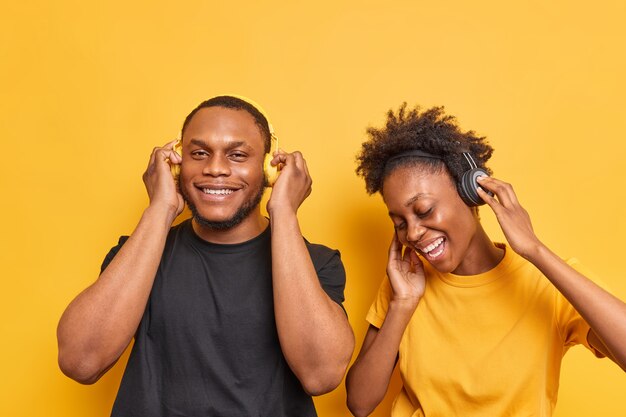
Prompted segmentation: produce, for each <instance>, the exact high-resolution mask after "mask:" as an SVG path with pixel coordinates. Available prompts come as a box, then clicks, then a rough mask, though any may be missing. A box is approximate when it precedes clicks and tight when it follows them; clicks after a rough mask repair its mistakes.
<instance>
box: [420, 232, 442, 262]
mask: <svg viewBox="0 0 626 417" xmlns="http://www.w3.org/2000/svg"><path fill="white" fill-rule="evenodd" d="M444 241H445V239H444V238H443V237H440V238H438V239H437V240H435V241H434V242H433V243H431V244H430V245H428V246H426V247H425V248H423V249H420V252H422V254H424V256H426V258H427V259H430V260H434V259H437V258H438V257H439V256H441V254H442V253H443V251H444V249H445V245H444Z"/></svg>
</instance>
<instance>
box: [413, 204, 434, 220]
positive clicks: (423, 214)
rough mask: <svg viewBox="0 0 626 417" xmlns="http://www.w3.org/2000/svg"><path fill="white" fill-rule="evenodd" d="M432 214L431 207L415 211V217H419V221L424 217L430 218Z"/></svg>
mask: <svg viewBox="0 0 626 417" xmlns="http://www.w3.org/2000/svg"><path fill="white" fill-rule="evenodd" d="M432 212H433V208H432V207H431V208H429V209H428V210H425V211H417V212H416V213H415V215H416V216H417V217H419V218H420V219H425V218H426V217H428V216H430V215H431V214H432Z"/></svg>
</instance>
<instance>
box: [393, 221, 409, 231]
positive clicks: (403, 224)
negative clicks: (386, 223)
mask: <svg viewBox="0 0 626 417" xmlns="http://www.w3.org/2000/svg"><path fill="white" fill-rule="evenodd" d="M393 228H394V229H396V230H403V229H404V228H406V223H405V222H402V223H398V224H396V223H394V224H393Z"/></svg>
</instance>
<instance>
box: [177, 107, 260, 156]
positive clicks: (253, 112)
mask: <svg viewBox="0 0 626 417" xmlns="http://www.w3.org/2000/svg"><path fill="white" fill-rule="evenodd" d="M206 107H224V108H227V109H233V110H245V111H247V112H248V113H250V115H251V116H252V117H253V118H254V121H255V122H256V125H257V126H258V127H259V130H260V131H261V135H262V136H263V138H264V139H265V153H267V152H269V151H270V149H271V144H272V143H271V135H270V127H269V122H268V120H267V118H266V117H265V116H264V115H263V113H261V112H260V111H259V110H258V109H257V108H256V107H254V106H253V105H252V104H250V103H248V102H247V101H245V100H243V99H240V98H238V97H233V96H216V97H212V98H210V99H208V100H205V101H203V102H202V103H200V104H199V105H198V107H196V108H195V109H193V110H192V111H191V113H189V115H187V117H186V118H185V121H184V122H183V127H182V129H181V130H180V135H181V137H182V135H183V133H185V129H186V128H187V125H188V124H189V122H190V121H191V119H192V118H193V116H194V115H195V114H196V113H197V112H198V110H200V109H204V108H206Z"/></svg>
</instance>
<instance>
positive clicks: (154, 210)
mask: <svg viewBox="0 0 626 417" xmlns="http://www.w3.org/2000/svg"><path fill="white" fill-rule="evenodd" d="M178 214H179V213H178V207H175V206H172V205H171V204H167V203H154V202H151V203H150V205H149V206H148V207H147V208H146V210H145V211H144V217H148V218H152V219H154V220H161V221H163V222H165V223H166V224H167V225H168V226H169V225H171V224H172V223H173V222H174V219H176V217H177V216H178Z"/></svg>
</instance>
